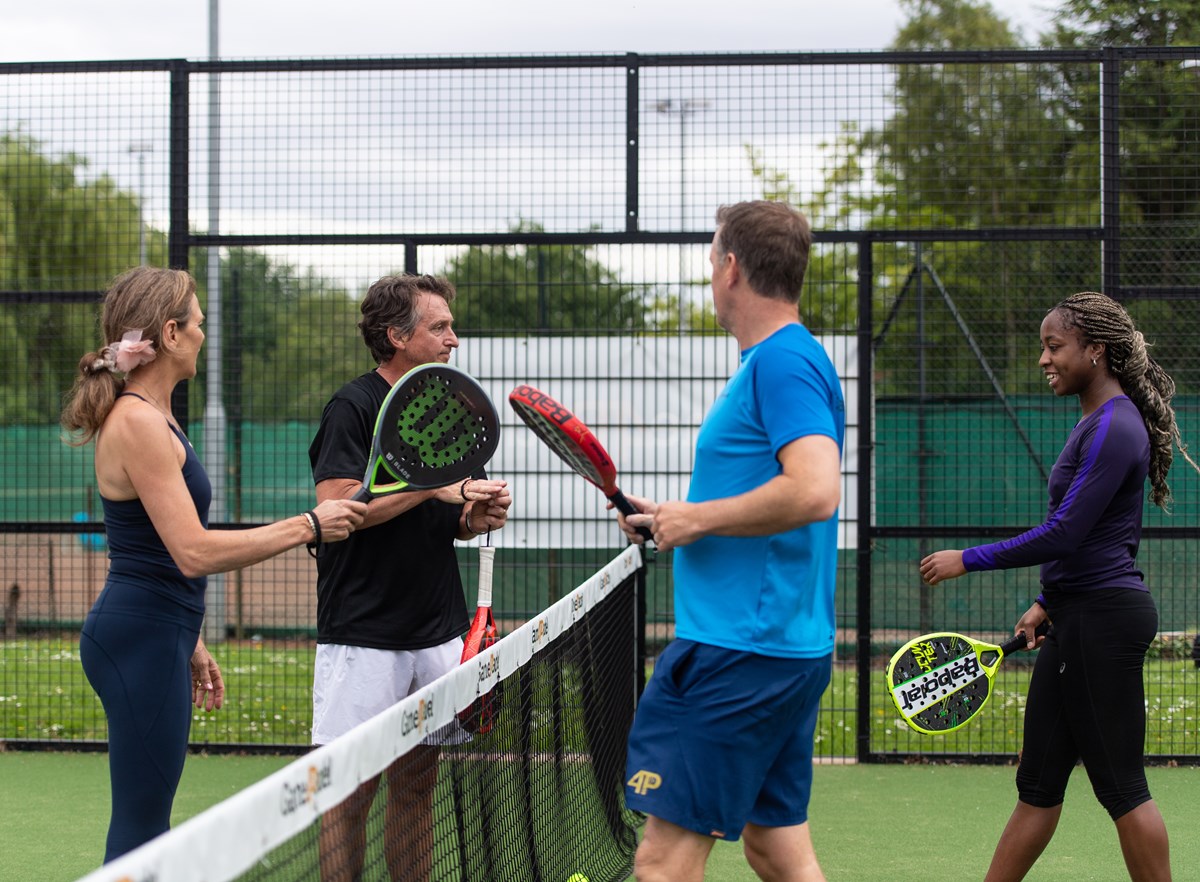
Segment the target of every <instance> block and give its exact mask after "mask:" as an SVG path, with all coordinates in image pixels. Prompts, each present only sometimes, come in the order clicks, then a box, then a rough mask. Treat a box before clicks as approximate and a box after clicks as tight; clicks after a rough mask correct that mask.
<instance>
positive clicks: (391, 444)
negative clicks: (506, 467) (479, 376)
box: [353, 362, 500, 502]
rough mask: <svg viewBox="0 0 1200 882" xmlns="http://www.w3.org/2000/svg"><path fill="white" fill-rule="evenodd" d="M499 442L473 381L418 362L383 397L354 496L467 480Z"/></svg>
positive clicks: (493, 417)
mask: <svg viewBox="0 0 1200 882" xmlns="http://www.w3.org/2000/svg"><path fill="white" fill-rule="evenodd" d="M499 441H500V418H499V416H498V415H497V414H496V408H495V407H494V406H493V405H492V402H491V400H490V399H489V398H488V397H487V394H486V393H485V392H484V391H483V388H482V387H481V386H480V385H479V384H478V383H477V382H475V380H474V379H472V378H471V377H470V376H469V375H468V374H466V373H464V372H463V371H460V370H459V369H458V368H455V367H451V366H450V365H448V364H441V363H438V362H433V363H430V364H423V365H420V366H418V367H415V368H413V369H412V370H411V371H409V372H408V373H406V374H405V375H404V376H403V377H401V378H400V379H399V380H398V381H397V382H396V385H394V386H392V388H391V390H390V391H389V392H388V394H387V397H386V398H384V399H383V405H382V406H381V407H380V408H379V416H378V417H376V419H375V432H374V435H373V437H372V439H371V454H370V457H369V459H368V461H367V471H366V474H365V475H364V476H363V485H362V489H360V490H359V491H358V492H357V493H355V494H354V497H353V498H354V499H356V500H358V501H360V502H369V501H370V500H372V499H374V498H375V497H377V496H384V495H386V494H388V493H399V492H402V491H404V490H432V489H435V488H437V487H445V486H447V485H449V484H455V483H457V482H459V481H463V480H466V479H467V478H469V477H471V475H472V474H473V473H474V472H475V471H476V470H477V469H479V468H481V467H482V466H483V465H485V464H486V463H487V461H488V460H489V459H491V458H492V454H493V453H495V452H496V445H497V444H498V443H499Z"/></svg>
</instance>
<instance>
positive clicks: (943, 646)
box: [887, 622, 1050, 735]
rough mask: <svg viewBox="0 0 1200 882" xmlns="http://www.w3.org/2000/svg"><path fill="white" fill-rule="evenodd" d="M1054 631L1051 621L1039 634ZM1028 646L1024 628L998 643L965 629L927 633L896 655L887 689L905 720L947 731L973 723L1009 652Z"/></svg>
mask: <svg viewBox="0 0 1200 882" xmlns="http://www.w3.org/2000/svg"><path fill="white" fill-rule="evenodd" d="M1049 630H1050V626H1049V625H1048V624H1047V623H1046V622H1042V624H1040V625H1039V626H1038V629H1037V634H1038V635H1039V636H1040V635H1043V634H1045V633H1047V632H1048V631H1049ZM1024 648H1025V632H1024V631H1022V632H1021V633H1019V634H1017V635H1016V636H1015V637H1013V638H1012V639H1010V640H1007V641H1006V642H1004V643H1002V644H1000V645H999V646H996V645H995V644H993V643H984V642H983V641H980V640H972V639H971V638H970V637H965V636H963V635H962V634H955V633H952V632H948V631H947V632H941V633H937V634H925V635H924V636H921V637H917V638H915V639H913V640H910V641H908V642H907V643H905V644H904V645H903V646H901V647H900V648H899V649H898V650H897V651H896V654H895V655H893V656H892V660H891V663H890V664H889V665H888V670H887V685H888V692H889V693H890V694H891V696H892V701H893V702H894V703H895V705H896V710H898V711H899V712H900V717H901V719H903V720H904V722H906V723H908V725H909V726H910V727H911V728H913V729H915V730H917V731H918V732H920V733H922V734H924V735H944V734H946V733H947V732H953V731H954V730H955V729H960V728H962V727H963V726H965V725H966V724H967V723H969V722H970V721H971V720H972V719H973V718H974V717H975V715H976V714H978V713H979V712H980V711H981V710H983V706H984V705H985V704H987V700H988V698H989V697H990V696H991V694H992V680H993V678H994V677H995V676H996V670H997V669H998V668H999V667H1000V662H1001V661H1003V660H1004V657H1005V656H1006V655H1009V654H1010V653H1013V652H1016V651H1017V650H1019V649H1024Z"/></svg>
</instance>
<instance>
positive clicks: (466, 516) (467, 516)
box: [463, 508, 480, 536]
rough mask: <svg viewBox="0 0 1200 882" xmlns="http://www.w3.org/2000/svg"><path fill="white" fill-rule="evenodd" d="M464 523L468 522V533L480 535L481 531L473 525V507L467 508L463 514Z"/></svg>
mask: <svg viewBox="0 0 1200 882" xmlns="http://www.w3.org/2000/svg"><path fill="white" fill-rule="evenodd" d="M463 523H464V524H466V526H467V532H468V533H470V534H472V535H473V536H478V535H480V531H479V530H476V529H475V528H474V527H472V526H471V509H469V508H468V509H467V510H466V513H465V514H463Z"/></svg>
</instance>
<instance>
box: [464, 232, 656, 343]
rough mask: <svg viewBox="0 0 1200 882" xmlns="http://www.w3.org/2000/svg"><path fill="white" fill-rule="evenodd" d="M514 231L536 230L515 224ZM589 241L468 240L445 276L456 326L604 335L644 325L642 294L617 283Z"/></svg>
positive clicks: (641, 327)
mask: <svg viewBox="0 0 1200 882" xmlns="http://www.w3.org/2000/svg"><path fill="white" fill-rule="evenodd" d="M511 232H513V233H530V234H535V235H536V234H540V233H542V232H544V231H543V228H542V227H541V226H540V225H539V224H535V223H531V222H524V221H523V222H521V223H519V224H517V225H516V226H514V227H513V229H512V231H511ZM595 250H596V249H595V246H594V245H496V246H491V245H489V246H471V247H470V248H468V249H467V250H466V251H464V252H463V253H461V254H459V255H458V256H456V257H454V258H452V259H451V260H450V262H449V263H448V264H447V266H446V269H445V275H446V277H447V278H449V279H450V280H451V281H452V282H454V285H455V287H456V288H457V289H458V299H457V300H455V303H454V314H455V319H456V324H457V326H458V327H459V328H460V329H462V330H463V331H470V332H483V331H487V332H492V333H495V332H516V333H531V332H549V333H559V334H561V333H581V332H582V333H601V332H604V333H608V332H612V331H634V330H640V329H643V328H645V327H646V325H647V318H646V308H647V307H646V298H645V292H643V291H641V290H639V289H638V288H636V287H635V286H632V285H626V284H622V283H621V282H620V281H619V279H618V277H617V275H616V273H614V272H613V271H612V270H610V269H608V267H606V266H604V265H603V264H602V263H601V262H600V261H599V260H598V259H597V258H596V257H595Z"/></svg>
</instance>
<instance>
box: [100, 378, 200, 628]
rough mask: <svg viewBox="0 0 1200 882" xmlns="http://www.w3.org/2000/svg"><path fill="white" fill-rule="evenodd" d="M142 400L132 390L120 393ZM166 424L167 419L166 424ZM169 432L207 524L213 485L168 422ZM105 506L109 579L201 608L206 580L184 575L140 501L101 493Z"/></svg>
mask: <svg viewBox="0 0 1200 882" xmlns="http://www.w3.org/2000/svg"><path fill="white" fill-rule="evenodd" d="M121 394H122V395H132V396H133V397H134V398H139V399H141V400H142V401H145V400H146V399H144V398H142V396H140V395H138V394H137V393H135V392H123V393H121ZM168 425H170V423H168ZM170 428H171V431H172V432H174V433H175V437H177V438H178V439H179V440H180V441H181V442H182V443H183V449H184V450H186V451H187V457H186V459H185V460H184V463H183V469H182V471H183V480H184V483H186V484H187V488H188V493H190V494H191V497H192V502H194V503H195V505H196V514H197V515H199V516H200V523H201V524H202V525H203V526H204V527H205V528H206V529H207V528H208V507H209V504H210V503H211V502H212V484H211V483H209V480H208V474H207V473H206V472H205V471H204V466H203V465H202V464H201V462H200V458H199V457H198V456H196V451H195V450H193V449H192V445H191V443H190V442H189V441H188V439H187V436H185V435H184V434H183V433H182V432H180V431H179V430H178V429H176V428H175V426H173V425H170ZM100 502H101V503H102V504H103V507H104V529H105V533H106V534H107V539H108V559H109V561H110V563H109V568H108V579H109V581H110V582H112V581H120V582H122V583H124V584H132V585H137V586H138V587H141V588H143V589H145V590H147V591H152V592H154V593H155V594H159V595H161V596H163V597H165V598H167V599H170V600H172V601H174V602H176V603H178V604H180V605H182V606H185V607H187V608H188V609H191V610H195V611H196V612H199V613H203V612H204V590H205V588H207V587H208V578H207V577H206V576H200V577H199V578H196V579H189V578H187V577H186V576H184V575H183V573H182V572H181V571H180V569H179V567H178V566H176V564H175V561H174V559H173V558H172V557H171V553H170V552H169V551H167V547H166V546H165V545H163V541H162V539H160V538H159V535H158V531H157V530H155V529H154V524H153V523H152V522H151V520H150V515H148V514H147V513H146V507H145V506H144V505H142V501H141V500H140V499H123V500H112V499H105V498H104V497H103V496H101V497H100Z"/></svg>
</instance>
